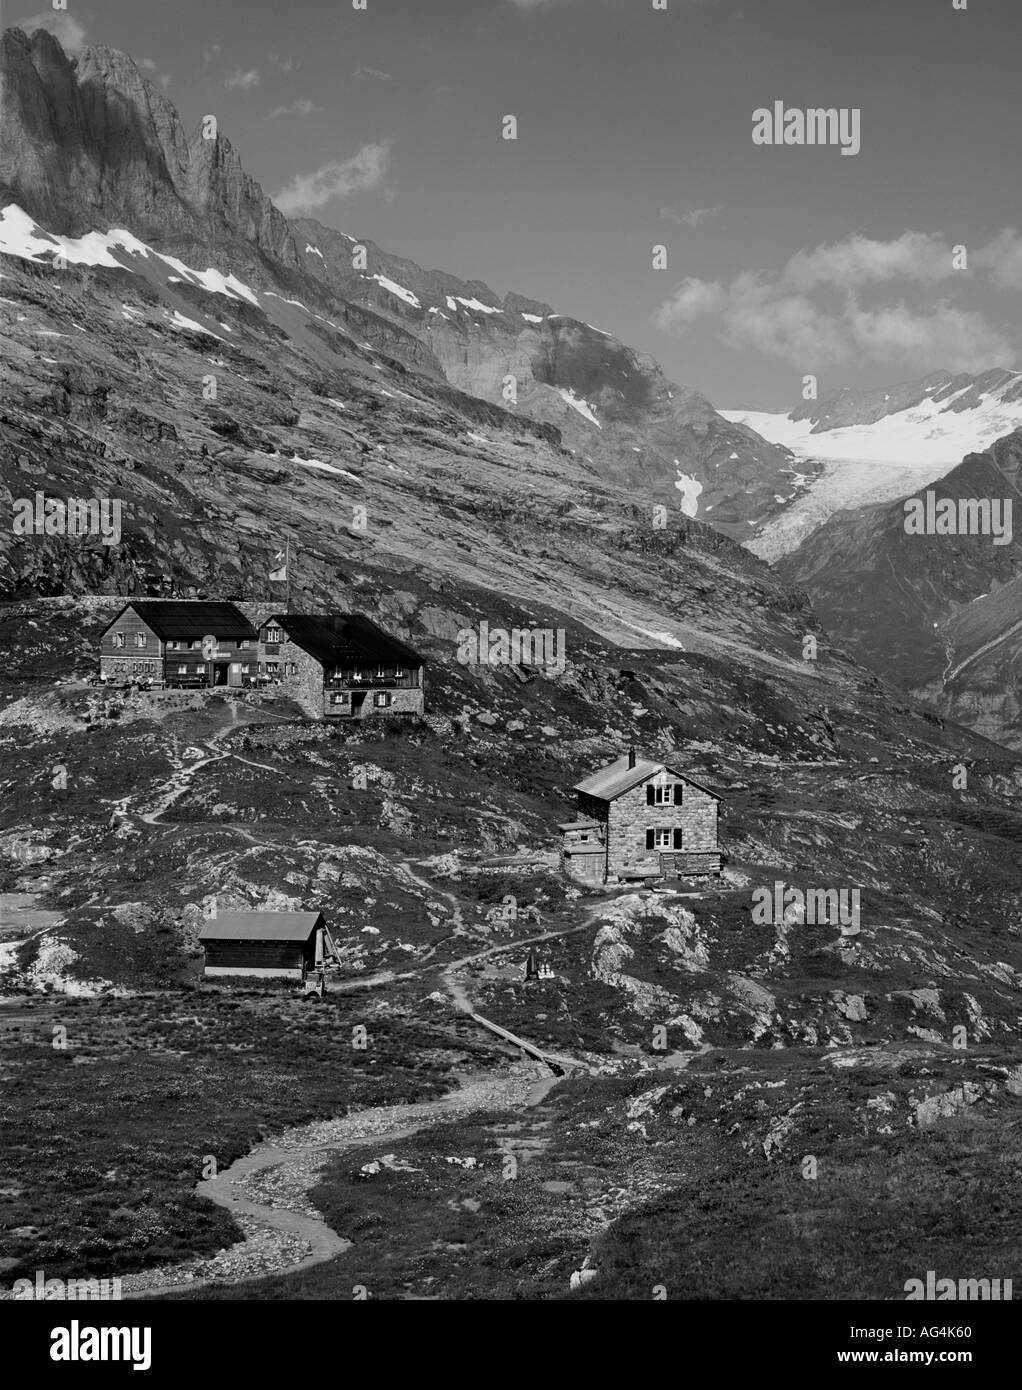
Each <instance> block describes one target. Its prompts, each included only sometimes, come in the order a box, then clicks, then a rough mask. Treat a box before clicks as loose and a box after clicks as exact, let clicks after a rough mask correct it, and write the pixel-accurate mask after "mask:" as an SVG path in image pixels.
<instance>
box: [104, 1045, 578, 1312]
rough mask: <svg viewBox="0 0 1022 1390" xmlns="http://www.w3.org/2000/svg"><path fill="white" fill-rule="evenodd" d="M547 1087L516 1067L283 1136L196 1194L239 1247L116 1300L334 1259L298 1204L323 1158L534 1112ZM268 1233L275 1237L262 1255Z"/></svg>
mask: <svg viewBox="0 0 1022 1390" xmlns="http://www.w3.org/2000/svg"><path fill="white" fill-rule="evenodd" d="M556 1084H557V1083H556V1078H555V1077H552V1076H547V1077H541V1076H539V1075H538V1073H537V1069H536V1068H535V1067H526V1066H524V1065H523V1064H520V1063H519V1064H516V1065H515V1066H514V1067H513V1068H511V1069H509V1071H508V1073H507V1075H506V1076H503V1077H501V1076H498V1077H493V1076H487V1077H477V1078H474V1079H473V1080H470V1081H469V1082H467V1084H465V1085H463V1086H461V1087H460V1088H459V1089H458V1090H456V1091H450V1092H448V1093H447V1094H446V1095H444V1096H440V1097H438V1098H437V1099H436V1100H427V1101H418V1102H412V1103H409V1104H407V1105H385V1106H379V1107H376V1108H374V1109H370V1110H356V1111H353V1112H352V1113H351V1114H350V1115H345V1116H343V1117H342V1118H340V1119H336V1120H325V1121H314V1122H313V1123H312V1124H308V1125H302V1126H300V1127H298V1128H295V1129H290V1130H286V1131H285V1132H284V1133H283V1134H282V1135H280V1136H279V1137H278V1138H276V1139H274V1140H272V1141H268V1142H267V1143H264V1144H259V1145H258V1146H257V1147H256V1148H254V1149H253V1150H252V1151H251V1152H250V1153H247V1154H245V1155H244V1156H243V1157H242V1158H239V1159H238V1160H237V1161H236V1162H235V1163H232V1164H231V1166H230V1167H229V1168H227V1169H225V1170H224V1172H222V1173H220V1174H218V1175H217V1176H216V1177H214V1178H209V1179H207V1180H205V1181H204V1182H200V1183H199V1184H198V1185H197V1187H196V1191H197V1192H198V1193H199V1195H200V1196H203V1197H207V1198H209V1200H210V1201H212V1202H215V1203H216V1204H217V1205H218V1206H221V1207H224V1208H225V1209H226V1210H227V1211H229V1212H230V1213H231V1215H232V1216H234V1217H235V1218H241V1220H242V1222H243V1223H244V1225H247V1226H248V1228H249V1230H248V1233H247V1234H246V1239H245V1240H243V1241H241V1242H240V1243H239V1244H237V1245H234V1246H232V1247H231V1249H230V1250H228V1251H225V1252H224V1253H223V1254H221V1255H218V1256H215V1257H214V1258H213V1259H212V1260H192V1261H188V1262H186V1263H184V1264H181V1265H178V1266H175V1267H173V1268H170V1269H163V1270H157V1271H146V1272H142V1273H139V1274H130V1275H126V1276H125V1277H124V1278H123V1279H122V1292H123V1294H124V1296H126V1297H128V1298H160V1297H162V1296H164V1295H166V1294H170V1293H178V1292H180V1291H182V1290H183V1289H189V1290H193V1289H201V1288H208V1287H210V1286H211V1285H225V1284H232V1283H241V1282H246V1281H248V1280H250V1279H254V1278H255V1279H258V1278H260V1277H262V1278H267V1277H278V1276H280V1275H283V1274H294V1273H297V1272H299V1271H300V1270H303V1269H309V1268H311V1267H312V1266H313V1265H317V1264H322V1263H323V1262H324V1261H325V1260H330V1259H333V1258H334V1256H335V1255H340V1254H342V1253H343V1252H344V1251H345V1250H348V1249H350V1248H351V1245H352V1242H351V1241H350V1240H347V1239H345V1238H344V1237H343V1236H339V1235H338V1234H337V1233H336V1231H334V1230H332V1229H331V1228H330V1227H329V1226H328V1225H327V1224H326V1222H325V1221H324V1220H323V1218H322V1217H321V1216H320V1215H319V1214H318V1213H316V1212H315V1211H314V1209H313V1208H312V1207H311V1206H310V1205H309V1202H308V1198H307V1193H308V1192H309V1190H310V1189H311V1188H313V1187H314V1186H315V1184H316V1182H317V1181H318V1178H319V1174H320V1172H321V1170H322V1169H323V1167H324V1166H325V1164H326V1163H327V1162H328V1161H329V1160H330V1159H331V1158H332V1157H334V1156H335V1155H336V1154H338V1153H343V1152H344V1150H346V1149H354V1148H362V1147H364V1146H365V1145H366V1144H367V1143H373V1144H378V1145H380V1146H381V1148H382V1147H383V1146H384V1145H389V1144H396V1143H399V1142H400V1141H401V1140H404V1139H407V1138H409V1136H411V1135H412V1134H415V1133H416V1131H418V1130H420V1129H423V1128H425V1127H426V1126H427V1125H431V1124H435V1123H437V1122H439V1121H443V1120H451V1119H457V1118H459V1117H461V1116H464V1115H470V1114H472V1113H473V1112H475V1111H485V1110H494V1109H496V1110H513V1111H519V1110H524V1109H528V1108H529V1107H531V1106H533V1105H538V1104H539V1102H540V1101H541V1100H542V1099H543V1098H544V1097H545V1096H546V1094H547V1092H548V1091H549V1090H550V1089H551V1087H552V1086H554V1085H556ZM273 1172H276V1173H277V1174H279V1175H282V1179H283V1181H281V1177H278V1178H277V1180H276V1184H275V1187H274V1191H273V1192H267V1191H266V1190H261V1189H260V1187H259V1184H258V1180H259V1178H260V1175H267V1174H270V1173H273ZM281 1186H283V1187H284V1189H285V1195H284V1198H283V1200H284V1201H285V1202H288V1203H289V1205H285V1206H276V1205H273V1202H274V1201H275V1200H277V1198H278V1196H279V1189H280V1187H281ZM245 1218H249V1220H248V1221H247V1222H246V1221H245ZM253 1227H254V1228H253ZM267 1231H269V1232H271V1233H272V1234H273V1235H274V1236H276V1237H277V1238H278V1239H277V1240H276V1241H275V1242H272V1243H271V1244H270V1245H269V1246H268V1245H267V1242H266V1240H265V1232H267ZM296 1245H297V1247H298V1248H296ZM267 1258H270V1259H271V1260H273V1261H274V1263H275V1264H276V1267H275V1268H273V1269H269V1270H268V1269H266V1267H265V1265H266V1261H267Z"/></svg>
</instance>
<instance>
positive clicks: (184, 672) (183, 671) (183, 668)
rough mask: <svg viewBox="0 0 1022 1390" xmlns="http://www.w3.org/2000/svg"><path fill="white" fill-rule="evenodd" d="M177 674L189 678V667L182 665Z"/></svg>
mask: <svg viewBox="0 0 1022 1390" xmlns="http://www.w3.org/2000/svg"><path fill="white" fill-rule="evenodd" d="M177 673H178V675H179V676H187V674H188V667H187V666H185V665H184V664H183V663H182V664H181V665H180V666H179V667H178V668H177Z"/></svg>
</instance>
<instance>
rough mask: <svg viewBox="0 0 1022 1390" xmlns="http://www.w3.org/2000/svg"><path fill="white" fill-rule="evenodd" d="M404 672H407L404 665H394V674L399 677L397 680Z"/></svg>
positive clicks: (398, 678)
mask: <svg viewBox="0 0 1022 1390" xmlns="http://www.w3.org/2000/svg"><path fill="white" fill-rule="evenodd" d="M404 673H405V668H404V667H403V666H395V667H394V675H395V677H396V678H397V680H400V679H401V677H402V676H403V675H404Z"/></svg>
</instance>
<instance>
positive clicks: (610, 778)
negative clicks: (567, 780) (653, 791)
mask: <svg viewBox="0 0 1022 1390" xmlns="http://www.w3.org/2000/svg"><path fill="white" fill-rule="evenodd" d="M661 772H670V773H671V774H672V775H673V776H675V777H677V778H679V779H680V780H681V781H682V782H689V783H690V784H691V785H692V786H693V787H698V788H699V790H700V791H703V792H706V794H707V796H712V797H713V799H714V800H715V801H720V800H721V797H720V796H718V794H717V793H716V792H715V791H711V790H710V788H709V787H704V786H703V784H702V782H697V781H696V779H695V778H694V777H689V775H688V774H687V773H685V772H681V771H680V770H679V769H678V768H676V767H672V766H671V765H670V764H668V763H655V762H651V761H650V759H649V758H636V759H635V765H634V766H629V755H628V754H627V753H625V754H623V756H622V757H620V758H617V759H615V761H614V762H612V763H609V764H608V765H607V766H606V767H603V768H601V769H600V771H599V772H594V773H593V774H592V776H591V777H587V778H586V779H585V781H584V782H578V783H576V785H575V786H574V787H572V791H576V792H584V793H585V794H586V796H595V797H596V798H597V799H598V800H599V801H614V800H616V798H617V797H619V796H623V795H624V793H625V792H628V791H631V790H632V788H633V787H638V786H640V785H641V784H642V783H643V782H648V781H649V779H650V778H651V777H655V776H657V774H658V773H661Z"/></svg>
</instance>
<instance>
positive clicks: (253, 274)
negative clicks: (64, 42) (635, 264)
mask: <svg viewBox="0 0 1022 1390" xmlns="http://www.w3.org/2000/svg"><path fill="white" fill-rule="evenodd" d="M0 78H2V86H3V92H4V97H3V100H4V108H3V128H2V133H0V203H3V202H12V203H14V204H16V205H17V206H18V207H20V208H21V209H22V210H23V211H24V212H25V213H27V214H28V215H29V216H30V217H31V218H32V219H33V220H34V221H35V222H36V223H37V224H38V225H39V227H40V228H42V229H44V230H45V232H47V233H52V234H57V235H63V236H73V237H78V236H81V235H83V234H85V233H88V232H93V231H95V232H99V233H101V234H106V233H109V231H110V229H111V228H115V227H116V228H121V227H123V228H127V229H128V230H130V231H131V232H132V233H133V234H134V235H135V236H136V237H137V238H138V239H139V240H141V241H142V242H144V243H145V244H146V245H147V246H151V247H153V248H155V249H157V250H161V251H164V252H170V253H173V254H174V255H175V256H178V257H180V258H181V259H182V260H184V261H185V262H187V263H188V264H189V265H192V266H194V267H195V268H196V269H200V270H201V269H202V268H203V267H204V266H210V265H211V266H214V267H216V268H217V269H218V270H219V271H220V272H221V274H227V273H230V272H233V273H235V274H236V275H238V276H239V277H240V278H241V279H243V280H244V281H245V282H246V284H249V285H250V286H251V287H252V288H253V289H254V290H258V291H272V292H274V293H276V294H278V295H282V296H283V298H285V299H287V300H292V301H300V303H301V305H302V308H303V312H305V313H307V314H309V315H310V316H312V317H314V314H315V312H317V311H318V312H320V313H324V312H325V313H326V314H327V316H328V317H329V318H331V319H334V320H336V319H338V318H344V319H346V320H347V321H349V322H351V323H352V324H353V326H354V327H356V328H357V331H358V335H359V336H360V338H361V339H363V340H368V341H369V342H370V344H371V345H372V346H373V347H375V348H378V349H380V350H384V351H387V352H388V353H393V354H394V355H395V356H397V357H398V358H399V359H400V360H401V362H402V363H403V364H404V365H406V366H410V367H413V368H415V369H421V370H425V371H427V372H430V373H436V374H437V375H441V376H443V377H444V378H445V379H446V380H447V381H448V382H449V383H450V384H451V385H453V386H455V387H456V388H458V389H459V390H463V391H466V392H468V393H470V394H472V395H474V396H476V397H479V398H481V399H484V400H487V401H489V402H492V403H496V404H499V405H501V406H506V407H507V408H508V409H509V410H510V411H511V412H512V413H514V414H517V415H520V416H524V417H529V418H533V419H536V420H539V421H545V422H549V423H551V424H553V425H555V426H556V427H557V428H558V429H560V431H561V433H562V436H563V438H564V442H565V444H566V446H567V447H568V448H570V449H571V450H572V451H573V452H574V453H575V454H576V455H577V456H578V458H579V461H580V463H582V464H584V465H586V466H587V467H588V469H589V471H590V472H591V473H592V474H593V475H595V476H596V477H598V478H602V479H604V480H607V481H612V482H617V483H619V484H622V485H624V486H629V487H639V488H641V489H642V491H643V492H644V493H645V494H646V495H648V496H649V498H650V499H651V501H655V502H659V503H661V504H668V505H672V506H677V505H679V504H680V505H681V506H683V507H684V509H685V511H686V512H687V513H688V514H689V515H697V514H698V515H699V516H700V517H704V516H705V517H706V518H707V519H709V520H711V521H712V522H713V523H714V524H715V525H716V526H718V527H720V528H721V529H724V530H729V531H730V532H731V534H733V535H736V536H738V538H739V539H744V537H745V535H746V534H747V533H748V529H749V524H750V518H753V519H756V520H759V519H761V518H762V517H763V516H766V515H772V514H773V513H774V512H776V511H777V510H778V509H779V508H780V507H782V506H783V505H784V503H785V502H786V500H787V499H788V498H790V497H791V496H792V495H793V491H794V483H793V477H792V473H791V469H790V457H789V455H788V454H787V452H786V451H785V450H783V449H778V448H775V447H774V446H772V445H770V444H767V443H766V441H764V440H763V439H761V438H759V436H757V435H756V434H754V433H753V432H752V431H751V430H749V429H747V428H745V427H744V426H742V425H735V424H732V423H729V422H728V421H726V420H724V419H723V417H721V416H720V415H718V414H717V413H716V412H715V411H714V410H713V408H712V407H711V406H710V404H709V402H708V401H706V400H705V399H704V398H703V397H701V396H699V395H698V394H696V393H694V392H692V391H689V390H687V389H686V388H684V387H681V386H676V385H674V384H673V383H671V382H669V381H668V380H667V379H666V378H665V377H664V375H663V373H662V372H661V371H660V369H659V367H658V366H657V364H656V363H655V362H654V361H653V360H652V359H651V358H649V357H645V356H641V355H638V354H636V353H634V352H633V351H632V350H631V349H629V348H628V347H626V346H625V345H624V344H622V343H620V342H618V341H617V339H615V338H613V337H611V336H610V335H608V334H605V333H601V332H599V331H597V330H596V329H594V328H592V327H590V326H589V325H588V324H585V323H581V322H579V321H578V320H575V319H571V318H567V317H565V316H562V315H556V314H554V312H553V310H552V309H551V308H550V307H549V306H548V305H542V304H537V303H535V302H534V301H533V300H531V299H529V298H526V297H523V296H521V295H516V294H511V295H508V296H506V297H505V299H504V300H503V301H498V300H497V299H496V296H494V294H493V293H492V291H490V290H489V289H488V288H487V287H486V286H485V285H482V284H480V283H478V282H475V281H471V282H465V281H462V280H460V279H458V278H457V277H456V276H453V275H449V274H444V273H442V272H438V271H430V272H426V271H423V270H421V269H419V267H418V266H416V265H414V264H413V263H412V262H410V261H406V260H400V259H398V258H395V257H390V256H387V255H386V254H385V253H383V252H382V251H381V250H380V249H379V248H378V247H376V246H375V245H374V244H373V243H371V242H365V243H362V244H363V245H364V246H365V247H366V254H367V262H366V265H365V268H364V269H363V268H359V269H356V268H355V266H354V262H353V255H352V248H353V246H354V245H356V244H357V243H356V242H355V240H354V238H352V237H350V236H346V235H343V234H341V233H339V232H336V231H331V230H330V229H328V228H326V227H323V226H321V225H320V224H319V223H317V222H314V221H308V220H297V221H295V222H293V223H288V221H287V220H286V219H285V218H284V217H283V215H282V214H281V213H280V212H279V211H278V210H277V209H276V208H274V207H273V205H272V204H271V203H270V201H269V200H268V199H267V197H266V196H265V194H264V193H263V192H262V190H261V189H260V188H259V186H258V184H256V183H255V182H254V181H253V180H252V179H251V178H250V177H249V176H248V175H247V174H246V173H245V171H244V169H243V168H242V166H241V163H240V161H239V159H238V156H237V154H236V152H235V151H234V149H233V148H232V147H231V145H230V142H229V141H228V139H227V138H226V136H225V135H224V134H223V133H222V132H218V133H217V134H216V136H215V137H214V138H206V137H205V134H204V132H203V130H202V128H201V126H198V125H197V126H196V128H195V129H194V130H193V131H192V133H191V134H188V133H186V130H185V126H184V124H183V123H182V121H181V119H180V117H179V116H178V113H177V112H176V110H175V109H174V107H173V106H172V105H171V104H170V102H169V101H168V100H167V99H166V97H165V96H164V95H163V94H162V93H161V92H159V91H158V90H157V89H156V88H155V87H153V85H152V84H151V83H150V82H148V80H147V79H146V78H145V77H144V76H143V75H142V73H141V72H140V71H139V70H138V68H137V67H136V66H135V64H134V63H133V61H132V60H131V59H130V58H129V57H128V56H127V55H126V54H123V53H119V52H116V51H115V50H113V49H109V48H100V47H90V48H87V49H85V50H84V52H83V54H82V56H81V58H80V59H71V58H68V57H67V56H66V55H65V54H64V53H63V51H62V50H61V48H60V46H59V44H58V43H57V42H56V40H55V39H54V38H53V37H52V36H51V35H50V34H49V33H47V32H45V31H42V30H39V31H37V32H36V33H35V34H34V35H33V36H32V37H31V38H29V37H27V36H26V35H25V34H23V33H22V32H21V31H19V30H16V29H13V30H8V31H7V32H6V33H5V34H4V36H3V40H2V46H0ZM509 376H513V377H514V378H515V382H516V388H515V391H514V394H513V396H512V397H511V398H509V397H508V396H507V394H506V389H507V388H506V381H507V378H508V377H509Z"/></svg>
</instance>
